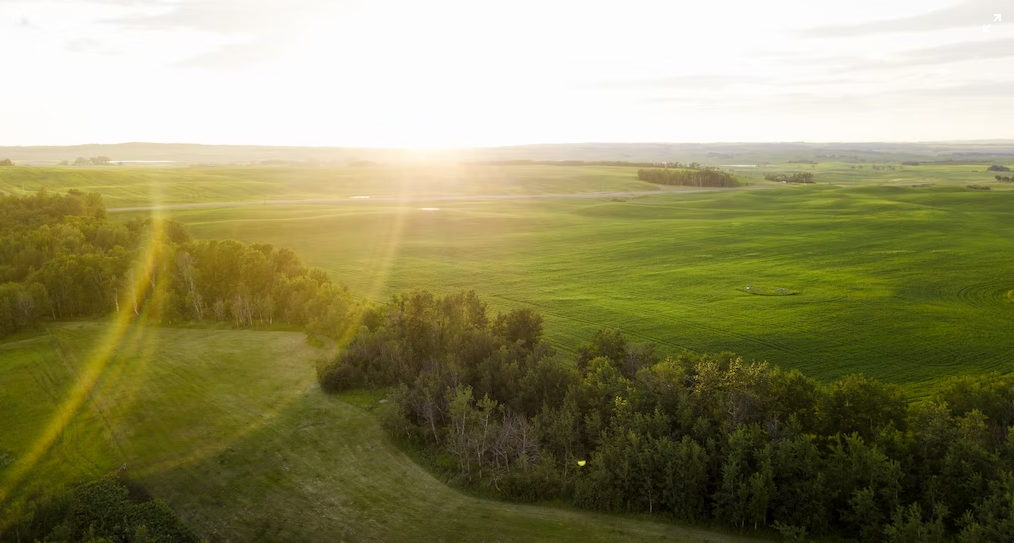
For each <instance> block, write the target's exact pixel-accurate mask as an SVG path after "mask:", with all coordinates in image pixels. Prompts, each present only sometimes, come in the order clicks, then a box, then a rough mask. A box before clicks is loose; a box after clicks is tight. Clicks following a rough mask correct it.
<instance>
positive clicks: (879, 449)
mask: <svg viewBox="0 0 1014 543" xmlns="http://www.w3.org/2000/svg"><path fill="white" fill-rule="evenodd" d="M354 322H355V327H356V328H357V331H356V332H355V334H353V335H351V337H347V338H346V340H345V346H344V348H342V349H341V350H340V351H339V352H338V353H337V354H335V355H334V356H332V357H329V358H326V359H323V360H321V361H320V362H318V365H317V376H318V380H319V382H320V384H321V386H322V388H323V389H324V390H326V391H331V392H337V391H342V390H348V389H352V388H361V387H366V388H377V387H389V388H388V390H389V393H388V400H389V401H387V402H386V403H384V404H381V405H380V406H379V408H378V414H379V417H380V419H381V421H382V424H383V425H384V427H385V428H386V429H387V430H388V431H389V432H390V433H391V434H392V435H393V436H395V437H396V438H397V439H399V440H402V441H403V442H404V443H406V444H408V445H409V446H412V447H416V448H418V449H419V450H421V451H424V452H425V453H428V454H429V455H430V456H431V457H432V458H433V459H434V462H433V463H434V465H448V466H453V467H452V468H450V469H451V471H452V473H453V475H454V477H456V478H457V480H458V481H459V482H460V483H462V484H464V485H469V486H472V487H473V488H477V489H481V490H482V491H484V492H487V493H491V494H493V495H495V496H497V497H500V498H503V499H508V500H519V501H548V500H557V501H559V500H562V501H566V502H569V503H572V504H574V505H576V506H579V507H584V508H590V509H597V510H603V511H613V512H633V513H645V514H650V515H657V516H659V517H664V518H671V519H675V520H679V521H684V522H693V523H703V524H712V525H714V524H718V525H724V526H728V527H731V528H734V529H737V530H746V531H752V530H759V529H765V527H766V529H776V530H779V531H781V532H782V533H783V534H785V535H786V537H787V538H790V539H791V538H795V539H794V540H797V541H798V540H803V538H805V537H807V536H808V535H812V536H818V537H828V536H829V537H838V538H843V539H846V540H862V541H890V542H910V541H911V542H915V541H920V542H924V541H938V542H939V541H948V540H951V539H954V540H957V541H961V542H978V541H1011V540H1014V473H1012V470H1014V428H1012V427H1011V425H1012V424H1014V376H1012V375H1011V374H1007V375H1000V374H995V373H994V374H989V375H984V376H964V377H955V378H951V379H949V380H946V381H944V382H943V383H941V384H940V385H939V386H938V388H937V390H936V391H935V392H934V393H933V394H932V396H931V397H930V398H929V399H928V400H926V401H924V402H921V403H911V402H909V400H908V399H907V398H906V396H905V394H904V393H903V391H902V390H901V389H900V388H899V387H898V386H896V385H891V384H885V383H882V382H879V381H877V380H874V379H870V378H867V377H864V376H862V375H850V376H847V377H844V378H842V379H840V380H838V381H835V382H832V383H829V384H822V383H820V382H817V381H815V380H813V379H810V378H808V377H806V376H805V375H803V374H802V373H800V372H798V371H795V370H792V371H784V370H781V369H778V368H776V367H772V366H769V365H768V364H766V363H761V364H759V363H748V362H745V361H744V360H742V359H741V358H739V357H736V356H735V355H733V354H730V353H721V354H696V353H691V352H684V353H681V354H679V355H677V356H672V357H662V356H659V355H658V354H657V353H656V351H655V348H654V347H653V346H652V345H651V344H633V343H631V342H630V341H629V340H628V339H627V338H626V337H624V335H623V334H622V333H620V332H617V331H615V330H600V331H599V332H597V333H596V334H594V335H593V336H592V337H591V338H590V340H589V341H588V343H587V344H585V345H583V346H581V347H580V348H579V349H578V350H577V353H576V354H575V355H573V356H569V355H564V354H561V353H559V352H557V351H556V350H555V349H554V348H553V347H552V346H551V345H550V344H549V343H548V342H547V341H545V340H544V338H543V330H542V317H541V316H540V315H539V314H538V313H537V312H535V311H533V310H531V309H515V310H512V311H509V312H504V313H498V314H496V315H493V314H491V313H490V312H489V311H488V310H487V306H486V304H485V303H484V302H483V301H482V300H481V299H480V298H479V297H478V296H477V295H476V294H475V293H474V292H461V293H457V294H449V295H445V296H437V295H434V294H432V293H429V292H426V291H415V292H412V293H409V294H404V295H399V296H395V297H394V298H392V299H391V300H390V301H389V302H387V303H384V304H380V305H373V306H363V307H362V308H361V313H360V315H359V316H358V317H357V318H356V319H355V321H354Z"/></svg>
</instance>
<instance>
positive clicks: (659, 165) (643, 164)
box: [466, 160, 708, 170]
mask: <svg viewBox="0 0 1014 543" xmlns="http://www.w3.org/2000/svg"><path fill="white" fill-rule="evenodd" d="M466 164H475V165H479V166H622V167H628V168H637V167H640V168H679V169H684V170H703V169H705V168H707V167H708V166H704V165H702V164H700V163H698V162H688V163H682V162H676V161H674V162H664V161H663V162H629V161H625V160H479V161H474V162H467V163H466Z"/></svg>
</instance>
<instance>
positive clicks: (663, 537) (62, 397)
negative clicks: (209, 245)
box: [0, 322, 747, 542]
mask: <svg viewBox="0 0 1014 543" xmlns="http://www.w3.org/2000/svg"><path fill="white" fill-rule="evenodd" d="M50 331H51V335H50V334H46V333H43V334H41V335H35V336H26V337H22V338H18V339H16V340H14V341H8V342H6V343H2V344H0V382H3V385H4V386H3V387H0V411H2V412H3V414H4V416H3V417H0V436H2V440H0V489H2V490H3V491H8V492H12V494H13V495H14V496H16V495H19V494H21V493H26V492H31V491H33V490H37V489H39V488H40V485H42V484H45V485H46V487H48V488H52V487H55V486H58V485H61V484H67V483H70V482H75V481H81V480H87V479H89V478H92V477H96V476H100V475H103V474H106V473H111V472H113V471H116V470H117V469H126V470H127V471H128V473H129V474H130V475H131V476H132V477H134V478H136V479H138V480H139V481H140V482H141V483H142V484H144V485H145V487H146V488H147V489H148V490H149V491H150V492H151V493H152V494H153V495H155V496H158V497H160V498H162V499H164V500H166V501H167V502H168V503H169V504H170V506H172V507H173V509H174V510H176V511H177V512H178V513H179V514H180V515H181V517H182V518H183V519H184V520H185V521H186V522H188V523H189V524H190V525H191V526H192V527H193V528H194V529H195V530H196V531H197V532H198V533H199V534H200V535H201V536H202V537H204V538H206V539H207V540H208V541H210V542H220V541H311V540H313V541H450V540H457V541H519V542H520V541H603V542H605V541H672V542H705V541H710V542H723V541H747V539H745V538H738V537H732V536H726V535H722V534H719V533H715V532H710V531H703V530H696V529H689V528H682V527H679V526H676V525H673V524H671V523H666V522H655V521H652V520H638V519H634V518H630V517H618V516H609V515H599V514H594V513H586V512H578V511H571V510H566V509H556V508H550V507H536V506H522V505H512V504H506V503H499V502H493V501H487V500H480V499H476V498H472V497H469V496H465V495H462V494H460V493H458V492H456V491H454V490H452V489H450V488H448V487H447V486H445V485H444V484H443V483H442V482H440V481H439V480H437V479H435V478H433V477H432V476H431V475H429V473H428V472H426V471H425V470H423V469H422V468H421V467H419V466H418V465H416V464H415V463H414V462H412V460H411V459H410V458H408V457H407V456H406V455H405V454H403V453H402V452H401V451H400V450H399V449H397V448H395V447H394V446H392V445H391V444H390V443H389V442H388V441H387V440H386V439H385V437H384V435H383V432H382V430H381V429H380V427H379V426H378V424H377V423H376V419H375V418H374V417H373V416H372V415H371V414H369V413H368V412H367V410H365V409H363V408H362V407H357V406H355V405H353V404H351V403H347V402H345V401H342V399H340V398H336V397H333V396H328V395H325V394H324V393H322V392H320V390H319V388H318V387H317V384H316V381H315V379H314V377H313V370H312V359H313V357H314V356H315V355H316V354H318V353H317V350H316V349H314V348H312V347H309V346H307V345H306V343H305V340H304V336H303V334H301V333H296V332H254V331H238V330H221V329H218V330H215V329H170V328H154V327H144V326H134V325H126V326H120V325H116V324H115V323H112V322H76V323H67V324H61V325H56V326H51V327H50ZM83 384H85V385H88V384H94V386H93V387H91V386H85V387H82V385H83ZM82 390H84V394H79V393H78V392H79V391H82ZM375 400H376V398H373V399H372V400H371V399H369V398H364V397H358V398H356V403H358V404H359V405H361V406H365V407H367V408H368V407H369V405H371V404H372V403H373V402H374V401H375ZM46 436H50V437H51V438H52V439H50V440H43V444H44V445H45V446H40V441H39V440H40V438H45V437H46ZM9 495H10V494H9Z"/></svg>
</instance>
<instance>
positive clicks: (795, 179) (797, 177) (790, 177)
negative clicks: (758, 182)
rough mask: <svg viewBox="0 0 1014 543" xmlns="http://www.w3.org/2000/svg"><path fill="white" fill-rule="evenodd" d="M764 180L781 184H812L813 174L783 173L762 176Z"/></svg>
mask: <svg viewBox="0 0 1014 543" xmlns="http://www.w3.org/2000/svg"><path fill="white" fill-rule="evenodd" d="M764 179H767V180H768V181H778V182H781V183H803V184H804V185H805V184H808V183H813V174H812V173H810V172H796V173H793V174H785V173H778V174H776V173H769V174H767V175H765V176H764Z"/></svg>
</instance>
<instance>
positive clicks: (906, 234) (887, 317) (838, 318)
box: [126, 185, 1014, 396]
mask: <svg viewBox="0 0 1014 543" xmlns="http://www.w3.org/2000/svg"><path fill="white" fill-rule="evenodd" d="M1012 205H1014V192H1012V191H999V190H996V191H989V192H986V191H973V190H968V189H966V188H964V187H962V186H953V185H952V186H947V185H938V186H931V187H918V188H912V187H892V186H866V187H858V188H843V187H832V186H827V185H809V186H788V187H778V188H777V189H773V190H738V191H727V192H708V193H693V194H672V195H669V194H666V195H659V196H650V197H638V198H628V199H626V201H613V200H612V199H609V198H602V199H597V200H595V199H592V200H588V199H545V200H504V201H501V200H473V201H453V202H447V201H441V202H434V203H432V204H428V203H425V202H406V203H401V204H392V203H381V202H370V203H350V204H344V205H326V206H325V205H320V206H255V207H247V208H222V209H199V210H198V209H194V210H172V211H170V212H166V213H167V214H168V216H171V217H173V218H175V219H179V220H181V221H184V222H186V223H188V224H189V225H190V227H191V228H192V230H193V232H194V234H195V235H197V236H198V237H204V238H235V239H239V240H243V241H247V242H269V243H273V244H277V245H283V246H289V247H292V248H294V249H295V250H297V251H298V252H299V254H301V255H302V256H303V257H304V258H305V259H306V260H307V261H308V262H309V263H311V264H313V265H317V266H321V267H323V268H325V269H327V270H328V272H330V273H331V275H332V276H333V277H335V278H337V279H339V280H341V281H344V282H346V283H348V284H349V285H350V286H351V287H352V289H353V291H354V292H356V293H358V294H360V295H362V296H366V297H370V298H374V299H381V298H384V297H386V296H388V295H390V294H393V293H396V292H400V291H404V290H407V289H412V288H415V287H421V288H427V289H432V290H435V291H439V292H448V291H453V290H458V289H475V290H477V291H478V292H480V293H481V294H483V295H484V296H486V297H487V298H488V299H489V300H490V301H491V303H492V304H493V305H494V306H495V307H497V308H507V307H513V306H518V305H531V306H535V307H537V308H538V309H539V310H540V311H542V312H543V313H544V314H545V316H546V325H547V334H548V337H550V338H552V339H553V340H554V342H555V343H556V344H557V345H559V346H560V347H562V348H564V349H565V350H569V349H573V348H575V347H576V346H577V345H579V344H580V343H582V342H583V341H586V340H587V339H588V338H589V337H590V335H591V334H592V333H593V332H594V331H595V330H596V329H598V328H600V327H618V328H620V329H622V330H623V331H624V332H625V333H626V334H628V336H630V338H631V339H632V340H633V341H651V342H655V343H657V344H658V345H659V346H660V347H662V348H663V349H664V350H669V351H676V350H679V349H683V348H688V349H694V350H701V351H718V350H731V351H734V352H736V353H739V354H741V355H742V356H744V357H745V358H747V359H750V360H767V361H769V362H771V363H773V364H778V365H781V366H783V367H790V368H799V369H801V370H803V371H804V372H806V373H808V374H810V375H813V376H815V377H818V378H822V379H832V378H836V377H839V376H841V375H844V374H847V373H853V372H863V373H866V374H867V375H871V376H874V377H877V378H880V379H885V380H889V381H892V382H897V383H902V384H905V385H907V386H908V388H909V390H910V392H911V393H913V394H914V395H915V396H919V395H921V394H923V393H925V392H926V391H927V390H928V388H929V387H930V386H931V384H932V383H933V382H934V381H935V380H937V379H938V378H940V377H941V376H946V375H952V374H959V373H977V372H981V371H985V370H993V369H999V370H1010V369H1011V368H1012V362H1014V359H1012V358H1011V356H1010V353H1011V352H1012V351H1014V336H1012V335H1011V334H1010V330H1011V329H1012V325H1014V304H1012V303H1010V302H1009V299H1010V298H1009V294H1008V293H1009V292H1010V291H1011V290H1012V289H1014V265H1012V264H1011V261H1010V257H1009V255H1010V254H1011V253H1012V251H1014V228H1011V227H1012V226H1014V222H1012V219H1011V217H1010V212H1009V210H1010V209H1011V206H1012ZM425 207H436V208H437V209H423V208H425ZM126 216H129V214H128V215H126ZM746 286H752V287H756V288H758V289H771V290H776V289H787V290H789V291H793V292H795V293H796V294H794V295H791V296H755V295H751V294H749V293H747V292H744V287H746Z"/></svg>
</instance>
